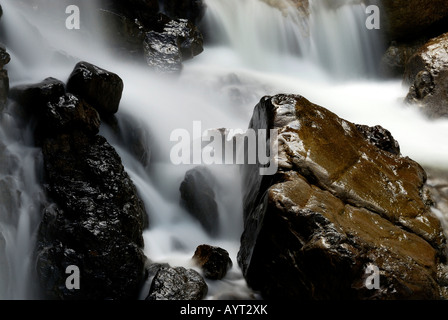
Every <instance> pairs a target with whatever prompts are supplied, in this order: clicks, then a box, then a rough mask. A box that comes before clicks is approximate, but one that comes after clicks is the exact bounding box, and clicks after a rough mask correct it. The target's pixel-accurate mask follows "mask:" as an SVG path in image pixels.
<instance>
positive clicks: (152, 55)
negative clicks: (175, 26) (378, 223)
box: [143, 31, 183, 74]
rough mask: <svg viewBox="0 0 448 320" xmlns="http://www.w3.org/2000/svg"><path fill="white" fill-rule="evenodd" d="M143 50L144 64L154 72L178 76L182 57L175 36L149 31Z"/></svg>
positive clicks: (181, 66)
mask: <svg viewBox="0 0 448 320" xmlns="http://www.w3.org/2000/svg"><path fill="white" fill-rule="evenodd" d="M143 48H144V52H145V56H146V63H147V64H148V65H149V66H150V67H151V68H152V69H153V70H155V71H156V72H158V73H168V74H171V73H174V74H178V73H180V72H181V71H182V68H183V65H182V55H181V52H180V49H179V43H178V38H177V37H176V36H175V35H172V34H165V33H160V32H156V31H150V32H148V33H147V34H146V37H145V40H144V45H143Z"/></svg>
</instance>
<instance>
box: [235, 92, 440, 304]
mask: <svg viewBox="0 0 448 320" xmlns="http://www.w3.org/2000/svg"><path fill="white" fill-rule="evenodd" d="M250 127H251V128H254V129H257V130H259V129H278V155H277V160H278V171H277V173H276V174H275V175H273V176H260V175H259V174H258V167H257V165H247V166H245V167H244V168H243V181H245V183H246V185H245V190H244V221H245V222H244V224H245V225H244V232H243V235H242V238H241V248H240V251H239V253H238V263H239V265H240V267H241V269H242V271H243V274H244V276H245V278H246V280H247V282H248V284H249V286H251V287H252V288H253V289H255V290H259V291H260V292H261V294H262V296H263V297H264V298H267V299H280V298H288V299H299V298H300V299H439V298H441V297H444V288H443V285H442V284H443V279H444V278H445V276H444V274H443V273H440V272H439V271H440V270H442V269H443V265H442V261H444V259H445V256H444V253H443V252H444V247H445V243H446V239H445V237H444V234H443V232H442V227H441V223H440V221H439V219H438V218H437V217H436V216H435V215H434V214H433V213H432V212H431V210H430V203H431V201H430V199H428V198H427V197H426V195H427V193H426V192H425V190H426V189H425V181H426V173H425V171H424V170H423V169H422V167H421V166H420V165H419V164H418V163H416V162H414V161H412V160H411V159H409V158H407V157H402V156H401V155H400V153H399V151H398V150H397V149H396V148H393V149H392V150H389V151H386V150H383V149H381V147H383V144H382V143H380V144H377V142H381V141H383V140H390V141H392V140H393V139H392V140H391V139H390V137H389V138H388V137H387V132H386V133H385V139H378V137H376V138H374V139H372V134H371V132H370V131H369V130H365V128H363V127H360V126H358V127H357V126H356V125H355V124H353V123H351V122H349V121H346V120H344V119H341V118H339V117H338V116H337V115H335V114H334V113H332V112H330V111H329V110H327V109H325V108H323V107H320V106H318V105H315V104H313V103H311V102H310V101H308V100H306V99H305V98H304V97H302V96H298V95H277V96H273V97H264V98H263V99H261V101H260V103H259V104H258V105H257V106H256V107H255V110H254V114H253V117H252V120H251V123H250ZM359 129H361V131H360V130H359ZM374 132H376V134H381V130H379V131H374ZM390 145H391V144H390V143H387V144H386V145H385V146H387V147H386V148H385V149H388V148H389V147H390ZM392 145H394V143H392ZM390 151H392V152H390ZM375 268H377V270H378V272H379V273H378V274H377V276H378V280H379V287H378V288H375V287H374V288H371V287H370V286H369V281H370V278H369V276H371V273H370V272H371V270H375Z"/></svg>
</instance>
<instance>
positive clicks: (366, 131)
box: [355, 124, 401, 155]
mask: <svg viewBox="0 0 448 320" xmlns="http://www.w3.org/2000/svg"><path fill="white" fill-rule="evenodd" d="M355 126H356V129H358V131H359V132H360V133H361V134H362V135H363V136H364V137H365V138H366V139H367V141H369V142H370V143H372V144H373V145H375V146H377V147H378V148H380V149H381V150H384V151H387V152H390V153H393V154H396V155H400V154H401V153H400V145H399V144H398V141H397V140H395V139H394V137H392V134H391V133H390V131H389V130H386V129H384V128H383V127H382V126H374V127H369V126H366V125H360V124H356V125H355Z"/></svg>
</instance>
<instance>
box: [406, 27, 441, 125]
mask: <svg viewBox="0 0 448 320" xmlns="http://www.w3.org/2000/svg"><path fill="white" fill-rule="evenodd" d="M404 84H405V85H408V86H410V89H409V93H408V95H407V97H406V102H408V103H410V104H414V105H417V106H419V107H422V108H423V110H424V112H425V113H426V114H427V115H428V116H429V117H431V118H439V117H447V116H448V33H445V34H443V35H441V36H439V37H436V38H433V39H431V40H429V41H428V42H426V43H425V44H424V45H423V46H422V47H421V48H420V49H419V50H418V51H417V52H416V53H415V54H414V55H412V56H411V57H410V58H409V60H408V61H407V64H406V68H405V71H404Z"/></svg>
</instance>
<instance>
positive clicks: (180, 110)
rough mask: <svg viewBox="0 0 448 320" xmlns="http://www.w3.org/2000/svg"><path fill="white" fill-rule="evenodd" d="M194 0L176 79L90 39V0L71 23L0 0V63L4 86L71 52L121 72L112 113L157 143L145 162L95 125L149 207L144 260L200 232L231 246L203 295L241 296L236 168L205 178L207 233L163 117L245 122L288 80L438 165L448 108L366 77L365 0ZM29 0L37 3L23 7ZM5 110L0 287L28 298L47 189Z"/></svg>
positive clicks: (65, 59) (231, 124)
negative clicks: (438, 110)
mask: <svg viewBox="0 0 448 320" xmlns="http://www.w3.org/2000/svg"><path fill="white" fill-rule="evenodd" d="M205 2H206V4H207V11H206V16H205V17H204V19H203V21H202V24H201V28H202V29H204V30H206V32H207V36H208V37H209V39H210V42H209V43H207V44H206V46H205V50H204V52H203V53H201V54H200V55H199V56H197V57H195V58H194V59H193V60H190V61H186V62H185V63H184V68H183V70H182V73H181V75H180V76H179V77H178V78H172V77H169V78H165V77H161V76H157V75H155V74H154V73H151V72H150V71H149V68H145V67H144V66H142V65H135V64H129V63H127V62H126V61H124V60H120V59H117V58H114V57H113V56H112V55H111V54H110V52H107V51H106V49H105V47H104V45H103V42H102V40H101V39H98V38H95V37H92V36H90V33H89V30H90V29H89V28H96V27H101V26H97V25H95V21H94V19H92V18H91V17H92V16H91V12H90V11H89V10H88V7H82V10H81V17H82V21H81V24H80V27H81V28H80V30H68V29H66V27H65V19H66V17H67V14H66V13H65V8H66V6H68V5H69V4H71V3H70V1H68V0H64V1H57V5H56V4H55V3H56V1H48V0H29V3H32V5H25V4H24V3H27V1H15V0H3V1H2V3H1V4H2V7H3V11H4V14H3V17H2V18H1V20H0V30H1V34H2V37H3V39H4V41H5V45H6V48H7V51H8V52H9V54H10V55H11V62H10V63H9V64H8V65H6V67H5V68H6V69H7V70H8V72H9V76H10V82H11V86H14V85H17V84H22V83H36V82H40V81H41V80H43V79H44V78H47V77H54V78H58V79H60V80H62V81H66V80H67V78H68V76H69V75H70V73H71V71H72V70H73V67H74V65H75V64H76V62H78V61H80V60H84V61H88V62H90V63H93V64H96V65H98V66H99V67H102V68H104V69H107V70H110V71H112V72H115V73H117V74H118V75H119V76H120V77H121V78H122V79H123V81H124V85H125V88H124V92H123V97H122V100H121V104H120V109H119V111H118V114H117V116H118V117H119V116H120V113H122V114H130V115H132V116H133V117H135V118H137V119H139V120H140V121H141V122H142V123H144V125H145V126H147V128H148V129H149V131H150V132H151V134H152V135H153V137H152V138H153V139H152V140H153V141H154V143H155V145H151V146H150V149H151V150H152V156H151V164H150V170H145V169H144V168H143V167H142V166H141V165H140V164H139V163H138V162H137V161H136V159H134V158H133V157H132V156H131V155H129V154H128V153H127V152H126V151H125V150H124V149H123V148H122V147H121V146H120V145H119V144H115V143H114V140H113V137H112V135H111V134H110V132H109V129H108V128H107V127H106V126H104V127H103V128H102V131H101V134H103V135H105V136H106V138H108V139H110V141H111V143H112V144H113V145H114V146H115V147H116V148H117V150H118V152H119V153H120V155H121V157H122V159H123V163H124V165H125V167H126V170H127V171H128V173H129V174H130V176H131V178H132V179H133V181H134V183H135V185H136V186H137V188H138V191H139V193H140V195H141V197H142V199H143V201H144V203H145V206H146V208H147V211H148V214H149V215H150V221H151V225H150V227H149V229H148V230H146V231H145V233H144V240H145V253H146V254H147V256H148V257H149V258H150V259H151V260H152V261H155V262H168V263H170V264H171V265H172V266H178V265H182V266H187V267H193V266H192V265H191V261H190V259H191V257H192V255H193V253H194V250H195V248H196V247H197V246H198V245H200V244H203V243H207V244H211V245H217V246H220V247H222V248H224V249H226V250H227V251H229V253H230V255H231V258H232V261H233V268H232V269H231V270H230V272H229V273H228V275H227V276H226V278H224V279H223V280H220V281H209V280H207V283H208V285H209V294H208V296H207V298H208V299H217V298H220V297H223V296H225V295H226V294H232V295H234V296H242V297H249V296H250V294H251V291H250V290H249V289H248V288H247V287H246V285H245V281H244V279H243V278H242V276H241V272H240V270H239V268H238V264H237V260H236V255H237V252H238V249H239V241H240V236H241V232H242V230H243V226H242V203H241V201H242V199H241V192H240V181H239V175H238V168H237V167H234V166H224V165H221V166H220V165H215V166H213V167H212V168H211V169H212V170H213V172H214V173H215V174H216V176H217V178H218V181H219V185H217V186H215V189H216V194H217V199H216V200H217V203H218V206H219V213H220V219H221V222H222V224H221V225H222V228H221V230H220V235H219V237H217V238H215V239H213V238H210V237H209V236H208V235H207V234H206V233H205V232H204V231H203V230H202V228H201V227H200V225H199V224H198V223H197V222H195V221H194V219H193V218H191V217H190V215H189V214H188V213H186V212H185V211H184V210H183V209H182V208H181V207H180V206H179V197H180V193H179V185H180V183H181V181H182V180H183V177H184V175H185V172H186V171H187V170H188V169H190V168H192V167H193V165H191V166H187V165H179V166H176V165H173V164H172V163H171V161H170V157H169V156H170V149H171V148H172V147H173V142H171V141H170V134H171V132H172V131H173V130H175V129H178V128H183V129H186V130H188V131H189V132H192V130H193V129H192V126H193V122H194V121H201V125H202V130H206V129H208V128H231V129H245V128H247V126H248V124H249V121H250V118H251V115H252V111H253V108H254V106H255V105H256V104H257V102H258V101H259V100H260V98H261V97H263V96H264V95H273V94H277V93H295V94H301V95H303V96H304V97H306V98H307V99H308V100H310V101H312V102H314V103H317V104H319V105H322V106H324V107H326V108H328V109H330V110H331V111H333V112H334V113H336V114H337V115H338V116H340V117H342V118H344V119H346V120H348V121H351V122H354V123H358V124H366V125H372V126H373V125H381V126H383V127H384V128H386V129H388V130H389V131H391V133H392V135H393V136H394V138H395V139H396V140H398V142H399V143H400V147H401V151H402V154H403V155H404V156H409V157H410V158H412V159H413V160H416V161H417V162H419V163H420V164H422V165H423V166H431V167H439V168H442V169H447V170H448V161H447V160H448V144H447V143H446V137H447V133H448V121H447V120H437V121H429V120H426V119H425V118H424V117H423V116H422V115H421V114H420V113H419V112H418V111H416V110H413V109H410V108H406V107H405V106H404V105H402V104H401V101H402V99H403V97H404V96H405V95H406V90H405V88H403V87H402V86H401V82H400V81H398V80H391V81H384V80H378V79H377V78H375V77H374V70H375V61H377V59H378V57H379V54H380V53H381V51H382V50H383V48H382V43H381V38H380V37H379V36H378V32H376V31H371V30H368V29H367V28H366V27H365V24H364V23H365V20H366V18H367V15H366V13H365V6H364V5H362V4H352V5H342V6H340V7H339V8H329V7H327V6H326V5H325V3H326V2H327V1H323V0H310V19H309V20H307V19H305V18H304V17H303V16H302V15H297V14H296V13H294V11H293V10H292V9H288V8H286V9H284V10H283V11H281V10H279V9H277V8H274V7H271V6H269V5H268V4H266V2H263V1H261V0H206V1H205ZM278 2H279V3H281V2H282V1H281V0H279V1H278ZM347 2H351V1H347ZM49 3H52V4H51V5H50V4H49ZM33 6H35V8H38V7H39V6H41V7H45V10H36V11H35V12H36V13H34V14H33V12H34V11H33ZM92 10H93V9H92ZM37 12H38V13H39V14H37ZM44 12H45V15H44V14H43V13H44ZM47 15H48V16H47ZM48 17H51V18H48ZM89 17H90V18H89ZM9 112H12V111H8V112H6V113H5V114H4V115H3V116H2V118H1V123H0V141H2V143H3V144H4V145H5V146H6V147H7V149H8V151H9V152H10V153H11V154H12V155H13V156H14V157H15V158H14V160H13V161H10V167H5V168H1V171H0V181H1V182H4V181H6V180H8V179H9V180H11V181H13V182H12V185H13V186H14V187H15V189H14V190H17V192H9V193H8V192H5V191H2V190H3V189H0V191H2V192H0V197H2V199H1V200H2V201H3V202H0V209H1V210H2V211H1V212H0V235H2V237H0V250H1V248H2V245H3V246H4V247H5V256H4V259H2V258H1V257H0V298H1V299H37V298H38V297H39V293H38V292H36V286H35V285H34V284H35V282H36V279H35V275H34V271H33V261H32V249H33V245H34V241H35V236H36V230H37V227H38V224H39V221H40V218H41V204H42V201H43V199H44V195H43V189H42V187H41V186H40V184H39V181H40V176H41V175H42V172H41V170H42V163H41V162H42V160H41V156H40V152H39V150H37V149H36V148H34V147H33V146H32V139H31V133H30V132H29V130H28V131H27V128H28V127H27V126H25V125H21V124H20V123H18V120H17V119H16V118H14V117H13V116H10V115H9ZM28 129H29V128H28ZM2 163H3V162H2ZM0 188H1V185H0ZM7 197H9V198H8V199H10V201H9V202H8V203H10V204H9V205H8V203H7V201H6V200H5V199H6V198H7ZM11 199H12V200H11ZM11 211H12V212H11ZM147 289H148V288H147V287H146V288H145V290H147ZM144 297H145V293H142V298H144Z"/></svg>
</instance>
